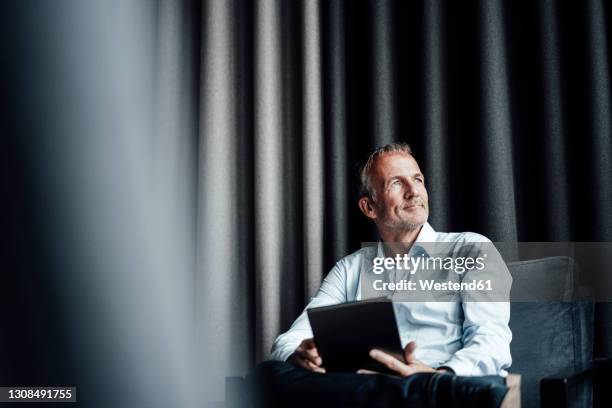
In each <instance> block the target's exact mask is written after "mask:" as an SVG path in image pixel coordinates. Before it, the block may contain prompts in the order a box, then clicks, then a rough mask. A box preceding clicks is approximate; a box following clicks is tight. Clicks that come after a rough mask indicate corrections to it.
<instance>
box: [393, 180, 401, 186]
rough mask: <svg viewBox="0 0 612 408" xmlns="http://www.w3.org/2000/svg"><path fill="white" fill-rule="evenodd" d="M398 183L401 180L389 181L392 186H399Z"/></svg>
mask: <svg viewBox="0 0 612 408" xmlns="http://www.w3.org/2000/svg"><path fill="white" fill-rule="evenodd" d="M400 184H402V182H401V181H399V180H394V181H393V182H392V183H391V185H392V186H399V185H400Z"/></svg>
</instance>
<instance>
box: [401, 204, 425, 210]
mask: <svg viewBox="0 0 612 408" xmlns="http://www.w3.org/2000/svg"><path fill="white" fill-rule="evenodd" d="M417 207H423V204H421V203H409V204H407V205H405V206H404V210H409V209H411V208H417Z"/></svg>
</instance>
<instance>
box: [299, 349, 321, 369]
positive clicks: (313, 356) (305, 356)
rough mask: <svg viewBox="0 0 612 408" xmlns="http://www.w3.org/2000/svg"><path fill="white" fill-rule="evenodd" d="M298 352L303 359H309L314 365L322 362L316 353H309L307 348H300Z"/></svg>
mask: <svg viewBox="0 0 612 408" xmlns="http://www.w3.org/2000/svg"><path fill="white" fill-rule="evenodd" d="M298 354H299V356H300V358H302V359H303V360H307V361H311V362H312V363H314V364H315V365H321V364H323V359H321V357H319V355H318V354H311V353H310V352H309V351H308V350H302V351H300V352H299V353H298Z"/></svg>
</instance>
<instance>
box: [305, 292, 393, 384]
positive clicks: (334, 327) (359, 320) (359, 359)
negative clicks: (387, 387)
mask: <svg viewBox="0 0 612 408" xmlns="http://www.w3.org/2000/svg"><path fill="white" fill-rule="evenodd" d="M308 319H309V320H310V327H311V328H312V332H313V334H314V341H315V344H316V345H317V349H318V351H319V354H320V355H321V358H322V359H323V367H325V369H326V371H327V372H353V373H354V372H355V371H357V370H358V369H360V368H365V369H368V370H373V371H378V372H387V373H392V372H391V371H389V370H388V369H386V367H384V366H383V365H382V364H379V363H378V362H376V361H374V360H372V358H370V356H369V355H368V353H369V352H370V350H371V349H373V348H376V349H380V350H383V351H387V352H389V353H392V354H394V355H396V356H398V357H400V356H403V350H402V344H401V341H400V336H399V332H398V330H397V324H396V322H395V311H394V309H393V302H391V301H390V300H389V299H386V298H380V299H371V300H365V301H360V302H351V303H342V304H339V305H333V306H324V307H317V308H312V309H308ZM402 359H403V357H402Z"/></svg>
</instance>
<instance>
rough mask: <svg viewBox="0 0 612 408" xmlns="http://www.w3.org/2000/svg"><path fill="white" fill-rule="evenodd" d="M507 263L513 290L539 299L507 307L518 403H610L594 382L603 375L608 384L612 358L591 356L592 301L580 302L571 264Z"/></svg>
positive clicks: (555, 261) (566, 260)
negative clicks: (518, 377)
mask: <svg viewBox="0 0 612 408" xmlns="http://www.w3.org/2000/svg"><path fill="white" fill-rule="evenodd" d="M508 267H509V269H510V273H511V274H512V278H513V284H512V290H513V293H518V294H520V295H521V297H524V298H531V299H536V298H538V299H541V300H540V301H538V302H512V305H511V317H510V328H511V330H512V335H513V339H512V343H511V350H512V358H513V363H512V367H511V369H510V371H511V372H513V373H518V374H521V376H522V383H521V393H522V403H523V404H522V405H523V407H538V406H542V407H565V406H567V407H574V406H576V407H591V406H604V405H605V404H606V402H608V403H609V402H610V401H612V400H610V399H609V397H610V391H609V390H606V388H604V387H601V386H599V385H600V384H602V383H603V382H604V381H605V380H606V375H607V376H608V377H607V378H608V383H612V382H610V381H609V378H610V377H609V374H607V373H609V372H610V369H609V368H610V361H611V360H607V359H597V360H593V326H594V325H593V319H594V305H593V302H591V301H588V300H584V299H588V296H586V295H587V294H585V292H584V291H585V289H583V288H580V287H579V286H578V267H577V265H576V263H575V262H574V261H573V260H572V259H571V258H569V257H562V256H560V257H551V258H543V259H536V260H530V261H522V262H513V263H509V264H508ZM542 288H546V290H545V293H543V292H544V291H542ZM536 290H537V291H538V293H537V294H536V293H530V291H532V292H533V291H536ZM575 299H582V300H579V301H576V300H575ZM606 367H608V368H607V369H606ZM605 406H609V405H605Z"/></svg>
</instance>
